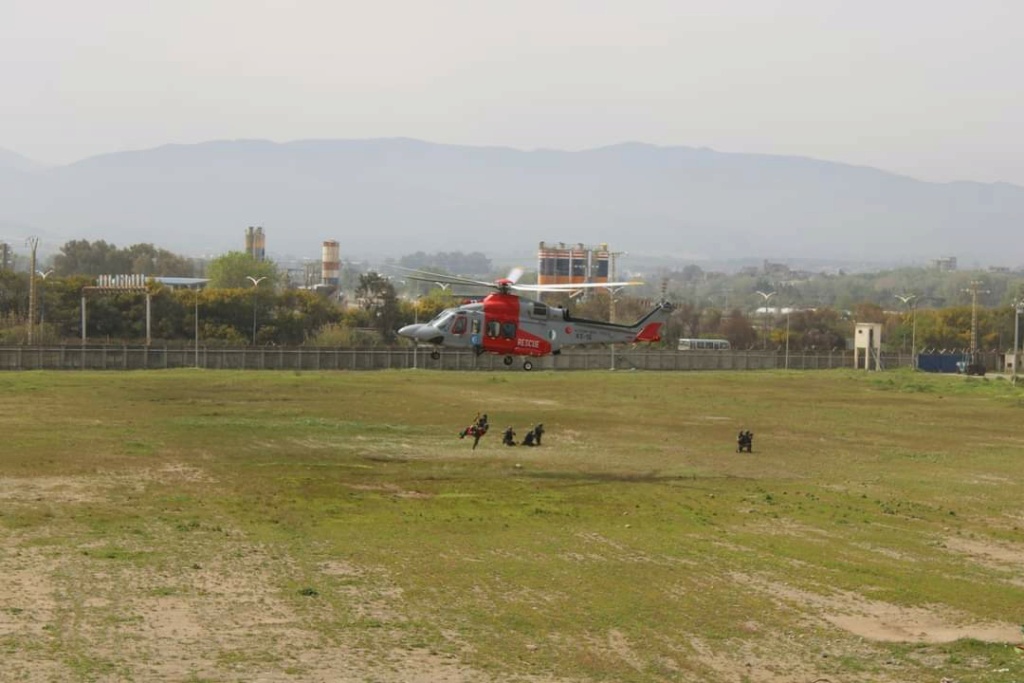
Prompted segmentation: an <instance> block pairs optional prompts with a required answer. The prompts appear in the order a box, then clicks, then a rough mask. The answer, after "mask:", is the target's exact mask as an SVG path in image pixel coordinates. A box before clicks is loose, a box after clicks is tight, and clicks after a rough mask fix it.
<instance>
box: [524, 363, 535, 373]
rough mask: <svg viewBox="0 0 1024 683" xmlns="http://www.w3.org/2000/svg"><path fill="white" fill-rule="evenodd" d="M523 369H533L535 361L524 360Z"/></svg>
mask: <svg viewBox="0 0 1024 683" xmlns="http://www.w3.org/2000/svg"><path fill="white" fill-rule="evenodd" d="M523 370H526V371H527V372H529V371H530V370H533V361H528V360H524V361H523Z"/></svg>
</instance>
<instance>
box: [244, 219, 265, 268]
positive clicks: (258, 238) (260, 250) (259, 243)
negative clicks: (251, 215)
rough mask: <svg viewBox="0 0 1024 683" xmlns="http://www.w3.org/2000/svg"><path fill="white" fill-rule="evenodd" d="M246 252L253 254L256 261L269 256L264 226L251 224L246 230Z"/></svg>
mask: <svg viewBox="0 0 1024 683" xmlns="http://www.w3.org/2000/svg"><path fill="white" fill-rule="evenodd" d="M245 253H246V254H248V255H249V256H252V257H253V259H255V260H256V261H265V260H266V258H267V238H266V235H264V234H263V228H261V227H255V228H254V227H253V226H251V225H250V226H249V229H248V230H246V231H245Z"/></svg>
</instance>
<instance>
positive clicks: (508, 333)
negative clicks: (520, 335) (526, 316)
mask: <svg viewBox="0 0 1024 683" xmlns="http://www.w3.org/2000/svg"><path fill="white" fill-rule="evenodd" d="M501 336H503V337H505V339H515V338H516V324H515V323H514V322H512V321H509V322H505V323H502V324H501Z"/></svg>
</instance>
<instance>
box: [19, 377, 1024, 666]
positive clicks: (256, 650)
mask: <svg viewBox="0 0 1024 683" xmlns="http://www.w3.org/2000/svg"><path fill="white" fill-rule="evenodd" d="M1022 408H1024V405H1022V394H1020V393H1019V392H1016V391H1015V390H1013V389H1012V388H1011V387H1008V386H1007V385H1006V384H1005V383H1003V382H997V381H985V380H977V379H974V380H966V381H965V379H964V378H960V377H922V376H918V375H913V374H904V373H887V374H875V375H867V374H865V373H852V372H816V373H734V374H728V373H706V374H697V373H613V374H609V373H562V374H559V373H535V374H525V373H514V372H499V373H440V372H430V371H412V372H379V373H306V374H286V373H277V374H274V373H256V372H252V373H231V372H200V371H188V370H184V371H169V372H152V373H149V372H147V373H116V374H115V373H110V374H103V373H53V374H47V373H24V374H8V375H0V433H2V434H3V435H4V442H3V444H4V446H3V452H2V454H0V529H3V535H2V537H0V539H2V540H0V575H2V576H3V577H4V581H3V582H2V583H0V654H2V655H3V659H4V668H3V670H4V680H23V681H32V682H35V681H39V682H42V681H51V680H80V681H122V680H134V681H346V680H348V681H368V680H369V681H409V680H414V681H415V680H421V681H451V682H453V683H454V682H461V681H508V680H521V681H582V680H608V681H613V680H614V681H651V680H654V681H657V680H664V681H677V680H694V681H696V680H700V681H751V682H762V681H763V682H778V683H782V682H784V681H785V682H790V681H808V682H809V681H812V680H816V679H819V678H827V679H828V680H830V681H833V682H835V683H838V682H839V681H842V682H843V683H849V682H851V681H865V682H866V681H883V682H884V681H891V682H893V683H895V682H897V681H899V682H906V681H910V682H913V681H929V682H933V681H937V680H939V678H941V677H943V676H945V677H948V678H951V679H953V680H956V681H958V682H960V683H966V682H968V681H997V682H1000V681H1006V682H1009V681H1019V680H1021V679H1022V678H1024V657H1021V656H1019V654H1018V650H1017V649H1016V648H1015V647H1014V646H1015V645H1017V644H1018V643H1020V642H1021V641H1022V638H1021V632H1020V626H1019V625H1020V623H1021V622H1022V621H1024V616H1022V611H1024V582H1022V581H1021V578H1020V573H1019V566H1020V562H1021V559H1022V558H1024V542H1022V541H1021V540H1020V529H1021V526H1022V524H1024V503H1022V502H1021V501H1022V500H1024V496H1022V495H1021V494H1022V490H1021V488H1022V475H1021V469H1020V466H1019V458H1020V455H1021V453H1022V452H1024V435H1022V433H1021V432H1020V424H1021V418H1022V416H1024V413H1022ZM478 410H482V411H485V412H488V413H489V414H490V417H491V421H492V424H493V425H494V426H495V427H496V428H497V429H494V430H492V433H491V434H490V435H488V436H487V437H485V439H484V440H483V441H482V442H481V444H480V447H479V448H478V449H477V450H476V451H471V450H470V445H471V444H469V443H467V442H465V441H460V440H459V439H457V438H456V433H457V432H458V430H459V429H461V428H462V427H463V426H464V423H465V422H466V421H467V420H468V419H470V418H471V417H472V416H473V415H474V414H475V413H476V412H477V411H478ZM537 421H543V422H544V423H545V426H546V427H547V434H546V435H545V441H544V446H543V447H541V448H533V449H529V448H515V449H510V448H503V447H502V446H501V445H500V438H499V437H500V430H501V429H502V428H503V427H504V426H505V425H506V424H512V425H514V426H515V427H516V428H517V430H518V431H520V433H522V431H524V430H525V429H526V428H527V427H529V426H530V425H531V424H533V423H535V422H537ZM740 428H749V429H752V430H753V431H754V433H755V441H754V451H755V452H754V454H753V455H739V454H736V453H735V452H734V438H735V433H736V431H737V430H738V429H740Z"/></svg>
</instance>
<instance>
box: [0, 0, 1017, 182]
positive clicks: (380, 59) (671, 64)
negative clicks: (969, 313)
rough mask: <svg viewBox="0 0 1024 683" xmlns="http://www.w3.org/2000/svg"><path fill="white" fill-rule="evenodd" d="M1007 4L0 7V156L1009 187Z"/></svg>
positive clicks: (561, 0) (536, 1)
mask: <svg viewBox="0 0 1024 683" xmlns="http://www.w3.org/2000/svg"><path fill="white" fill-rule="evenodd" d="M1022 27H1024V2H1022V1H1021V0H972V1H971V2H966V1H964V0H703V1H696V0H628V1H627V0H617V1H614V2H612V1H605V0H503V1H501V2H498V1H494V0H418V1H413V0H360V1H358V2H350V1H348V0H294V1H291V2H289V1H286V0H277V1H261V0H173V1H166V2H164V1H159V0H152V1H149V2H147V1H146V0H0V97H2V102H3V106H2V107H0V148H6V149H10V150H12V151H15V152H18V153H20V154H23V155H25V156H28V157H30V158H32V159H35V160H38V161H42V162H45V163H67V162H71V161H75V160H77V159H81V158H83V157H86V156H89V155H92V154H98V153H104V152H113V151H121V150H127V149H143V148H149V147H155V146H158V145H161V144H166V143H172V142H173V143H192V142H202V141H206V140H214V139H226V138H262V139H270V140H276V141H280V142H283V141H289V140H298V139H308V138H368V137H397V136H401V137H414V138H420V139H424V140H430V141H434V142H442V143H461V144H471V145H503V146H510V147H516V148H520V149H534V148H538V147H547V148H558V149H570V150H572V149H583V148H589V147H598V146H603V145H609V144H614V143H618V142H624V141H642V142H649V143H653V144H659V145H687V146H695V147H711V148H714V149H716V150H719V151H725V152H758V153H770V154H789V155H801V156H811V157H817V158H821V159H829V160H835V161H844V162H849V163H854V164H865V165H870V166H876V167H879V168H883V169H886V170H890V171H894V172H898V173H905V174H908V175H912V176H915V177H918V178H921V179H925V180H937V181H946V180H977V181H997V180H1003V181H1008V182H1013V183H1017V184H1020V185H1024V143H1022V122H1024V85H1022V80H1021V70H1022V68H1024V39H1022V30H1024V29H1022Z"/></svg>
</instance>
